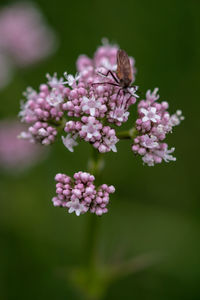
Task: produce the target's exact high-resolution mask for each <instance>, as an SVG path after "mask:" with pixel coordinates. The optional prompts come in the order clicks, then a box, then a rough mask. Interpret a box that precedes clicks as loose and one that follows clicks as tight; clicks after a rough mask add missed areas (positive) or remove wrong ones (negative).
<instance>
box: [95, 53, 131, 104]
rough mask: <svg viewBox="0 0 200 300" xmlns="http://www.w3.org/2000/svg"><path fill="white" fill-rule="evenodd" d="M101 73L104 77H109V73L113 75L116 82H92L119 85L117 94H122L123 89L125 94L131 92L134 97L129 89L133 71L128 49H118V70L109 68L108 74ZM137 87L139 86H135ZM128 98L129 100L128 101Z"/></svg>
mask: <svg viewBox="0 0 200 300" xmlns="http://www.w3.org/2000/svg"><path fill="white" fill-rule="evenodd" d="M99 74H100V75H103V76H104V77H107V76H108V75H111V76H112V78H113V79H114V81H115V83H114V82H100V83H98V82H97V83H92V85H96V84H110V85H113V86H118V87H119V91H118V93H117V95H119V94H120V92H121V91H123V94H124V95H125V94H130V98H131V97H132V93H131V92H130V91H129V90H128V88H129V87H131V83H132V82H133V73H132V68H131V63H130V59H129V57H128V54H127V53H126V51H124V50H121V49H119V50H118V51H117V71H116V73H114V72H112V71H111V70H108V72H107V74H102V73H100V72H99ZM134 88H135V89H136V88H137V87H136V86H134ZM128 100H129V99H128ZM128 100H127V102H128Z"/></svg>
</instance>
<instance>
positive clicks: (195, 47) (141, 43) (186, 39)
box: [0, 0, 200, 300]
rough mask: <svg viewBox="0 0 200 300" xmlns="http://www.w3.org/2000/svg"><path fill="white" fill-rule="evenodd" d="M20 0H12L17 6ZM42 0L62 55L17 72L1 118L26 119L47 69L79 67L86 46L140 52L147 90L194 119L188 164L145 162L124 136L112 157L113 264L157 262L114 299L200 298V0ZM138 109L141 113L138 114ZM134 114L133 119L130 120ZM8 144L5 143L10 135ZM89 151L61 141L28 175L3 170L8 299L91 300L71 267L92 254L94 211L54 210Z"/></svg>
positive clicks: (181, 138) (184, 150)
mask: <svg viewBox="0 0 200 300" xmlns="http://www.w3.org/2000/svg"><path fill="white" fill-rule="evenodd" d="M8 3H9V1H1V4H2V5H3V4H8ZM34 3H37V4H38V6H39V7H40V9H41V10H42V12H43V14H44V15H45V17H46V19H47V21H48V23H49V24H50V25H51V26H52V28H54V30H55V32H56V33H57V35H58V39H59V41H60V46H59V48H58V50H57V52H56V53H55V54H54V55H52V56H51V57H49V58H48V59H46V60H43V61H42V62H40V63H39V64H37V65H33V66H32V67H30V68H28V69H21V70H18V71H16V73H15V76H14V79H13V81H12V82H11V83H10V85H9V86H8V87H7V88H5V89H4V90H2V91H0V102H1V105H0V117H1V119H3V118H7V117H15V116H16V115H17V113H18V111H19V100H20V99H21V95H22V92H23V91H24V90H25V88H26V86H27V85H31V86H33V87H34V88H37V86H38V85H39V84H40V83H41V82H43V81H44V80H45V74H46V73H47V72H48V73H51V74H52V73H53V72H55V71H56V72H58V74H59V75H62V73H63V72H64V71H65V70H67V71H68V72H69V73H74V72H75V61H76V59H77V56H78V55H79V54H83V53H85V54H87V55H89V56H92V55H93V53H94V51H95V50H96V47H97V46H98V45H99V44H100V43H101V38H102V37H107V38H108V39H109V40H110V41H111V42H112V41H113V42H117V43H118V44H119V45H120V46H121V48H123V49H125V50H126V51H127V53H128V54H129V55H132V56H134V57H135V59H136V67H137V70H138V73H137V77H136V83H137V84H138V85H139V86H140V88H141V90H142V91H143V92H145V91H146V90H147V89H149V88H150V89H153V88H154V87H157V86H158V87H159V88H160V95H161V99H163V100H167V101H169V103H170V112H174V111H176V110H177V109H182V111H183V114H184V115H185V121H184V122H183V123H182V124H181V125H180V126H179V127H176V128H175V130H174V132H173V134H171V135H169V136H168V142H169V145H170V146H175V147H176V151H175V155H176V157H177V161H176V162H175V163H174V162H171V163H169V164H167V163H163V164H161V165H156V166H155V167H146V166H143V165H142V162H141V160H140V159H139V158H135V157H134V155H133V153H132V152H131V148H130V145H129V141H122V142H121V143H120V144H119V146H118V152H117V154H113V153H108V154H106V155H105V158H106V168H105V170H104V182H106V183H108V184H114V185H115V187H116V193H115V194H114V195H113V196H112V197H111V204H110V210H109V213H108V214H107V215H105V216H103V217H102V218H101V219H100V223H101V224H100V226H101V228H100V245H101V246H100V252H101V256H102V260H103V261H104V263H105V264H106V263H108V262H109V263H110V262H112V260H114V257H121V258H123V259H129V258H131V257H133V256H138V255H141V254H148V253H155V254H156V255H158V257H161V259H160V260H159V261H158V262H157V263H156V264H155V265H152V266H151V267H149V268H147V269H145V270H143V271H141V272H138V273H135V274H133V275H130V276H127V277H124V278H123V279H121V280H118V281H116V282H114V283H113V284H112V285H111V286H110V287H109V289H108V292H107V296H106V297H105V299H106V300H107V299H109V300H111V299H115V300H118V299H138V300H143V299H144V300H168V299H171V300H175V299H176V300H177V299H182V300H188V299H190V300H198V299H200V285H199V278H200V238H199V237H200V218H199V217H200V199H199V168H198V161H199V131H198V130H199V128H198V127H199V109H200V104H199V103H200V101H199V82H200V73H199V68H200V56H199V49H200V40H199V36H200V2H199V1H198V0H190V1H187V0H182V1H179V0H173V1H170V0H169V1H155V0H153V1H152V0H151V1H148V0H130V1H117V0H115V1H114V0H109V1H105V0H101V1H99V0H98V1H97V0H93V1H92V0H91V1H89V0H88V1H78V0H77V1H66V0H57V1H46V0H37V1H34ZM133 119H134V116H132V119H131V120H133ZM131 120H130V122H131ZM0 143H1V141H0ZM89 154H90V148H89V145H87V144H86V143H82V144H81V145H80V146H79V147H77V148H76V149H75V152H74V153H73V154H71V153H70V152H68V151H67V150H66V148H65V147H64V146H63V145H62V143H61V142H57V143H56V144H54V145H53V146H52V147H51V150H50V151H49V152H48V155H47V157H46V159H44V160H42V161H40V162H38V163H37V164H35V165H34V166H33V167H32V168H29V169H27V170H26V171H24V172H14V171H13V172H10V171H9V172H8V171H5V170H3V169H2V170H1V172H0V298H1V299H2V300H11V299H12V300H14V299H20V300H23V299H29V300H31V299H48V300H50V299H59V300H62V299H63V300H64V299H70V300H78V299H83V297H82V295H81V294H80V293H79V292H78V291H74V289H73V287H72V286H71V284H69V283H68V281H67V280H66V278H65V275H64V274H65V269H67V268H70V267H71V266H72V265H78V264H80V263H81V262H82V261H83V260H84V256H83V253H82V249H83V244H84V239H85V230H86V224H87V221H88V219H87V218H88V216H86V215H83V216H81V217H79V218H78V217H76V216H75V215H69V214H67V213H66V211H65V210H64V209H58V208H54V207H53V206H52V203H51V198H52V196H54V193H55V190H54V189H55V183H54V175H55V174H56V173H57V172H65V173H67V174H69V175H72V174H73V173H74V172H75V171H79V170H84V169H85V168H86V161H87V158H88V156H89Z"/></svg>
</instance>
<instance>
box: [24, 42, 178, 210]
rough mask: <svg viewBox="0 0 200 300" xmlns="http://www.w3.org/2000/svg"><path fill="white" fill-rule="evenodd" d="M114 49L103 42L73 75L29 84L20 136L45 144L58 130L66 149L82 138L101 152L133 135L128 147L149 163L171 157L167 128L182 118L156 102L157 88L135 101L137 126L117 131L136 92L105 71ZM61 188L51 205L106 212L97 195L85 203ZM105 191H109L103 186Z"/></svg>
mask: <svg viewBox="0 0 200 300" xmlns="http://www.w3.org/2000/svg"><path fill="white" fill-rule="evenodd" d="M118 49H119V47H118V46H117V45H110V44H109V43H107V42H106V43H104V44H103V45H102V46H100V47H99V48H98V49H97V51H96V52H95V54H94V57H93V58H92V59H91V58H89V57H87V56H86V55H81V56H79V58H78V60H77V63H76V65H77V73H76V75H75V76H73V75H71V74H68V73H67V72H65V73H64V78H63V77H61V78H58V77H57V74H56V73H55V74H54V75H53V76H52V77H51V76H50V75H49V74H47V83H45V84H41V85H40V87H39V91H38V92H37V91H35V90H33V89H32V88H30V87H29V88H28V89H27V91H26V92H25V93H24V96H25V98H26V101H25V102H22V103H21V111H20V113H19V116H20V118H21V121H22V122H24V123H26V124H28V126H29V128H28V131H27V132H23V133H22V134H21V135H20V137H21V138H24V139H27V140H29V141H30V142H32V143H41V144H42V145H49V144H52V143H54V142H55V140H56V137H57V134H58V132H62V136H61V139H62V142H63V144H64V146H65V147H66V148H67V149H68V150H69V151H70V152H74V147H75V146H78V143H79V141H80V140H84V141H86V142H88V143H89V144H90V145H91V146H92V147H93V148H95V149H96V150H97V152H99V153H105V152H109V151H113V152H117V143H118V142H119V140H121V139H124V138H129V139H131V140H132V151H133V152H134V153H135V154H137V155H140V156H142V160H143V163H145V164H147V165H148V166H153V165H155V164H157V163H161V162H162V161H163V160H164V161H166V162H169V161H173V160H175V157H173V156H172V153H173V151H174V149H175V148H174V147H173V148H171V149H168V145H167V143H164V142H163V141H164V139H165V138H166V135H167V133H169V132H172V129H173V127H174V126H177V125H179V124H180V122H181V120H183V119H184V118H183V116H182V113H181V111H180V110H178V111H177V112H176V113H175V114H173V115H170V114H169V112H168V111H167V109H168V106H169V105H168V103H167V102H166V101H162V102H161V103H158V102H157V100H158V99H159V95H158V94H157V92H158V88H155V89H154V91H153V92H151V91H150V90H148V91H147V93H146V99H144V100H141V101H139V102H138V105H137V107H138V116H136V121H135V126H134V127H133V128H131V129H130V130H128V131H126V132H125V133H124V132H123V131H122V132H120V131H118V130H117V129H118V128H119V127H121V126H122V125H123V124H124V123H126V122H127V120H128V118H129V114H130V108H131V106H132V105H133V104H135V103H136V98H137V97H138V96H137V94H136V89H135V88H133V87H128V88H127V93H126V92H124V91H123V90H122V89H120V87H119V86H116V85H115V82H114V79H113V77H112V76H111V75H110V74H109V73H108V71H109V70H110V71H114V72H115V71H116V68H117V61H116V57H117V51H118ZM130 63H131V72H132V76H133V82H134V80H135V75H136V69H135V66H134V64H135V61H134V59H133V58H131V57H130ZM59 176H61V175H59ZM59 176H58V177H56V178H62V180H64V179H63V178H65V177H63V176H66V175H62V176H61V177H59ZM67 178H68V177H67ZM67 180H68V179H67ZM75 180H76V178H75ZM88 182H90V180H89V181H88ZM61 183H62V182H58V184H61ZM62 184H63V183H62ZM66 184H69V183H66ZM71 184H72V185H71ZM74 184H75V185H76V181H75V182H72V181H70V186H69V188H66V190H67V191H68V192H69V190H70V191H72V190H73V189H74V188H73V185H74ZM81 184H82V185H83V183H81ZM88 184H89V183H88ZM92 185H93V181H92V183H91V186H92ZM84 188H85V187H84ZM63 190H65V189H63ZM63 190H62V189H61V190H59V191H60V192H59V193H58V194H57V197H55V198H54V200H53V202H54V205H58V206H63V205H64V206H66V207H68V208H69V212H73V211H74V212H76V214H77V215H79V214H82V213H85V212H86V211H90V212H93V213H96V214H97V215H101V214H103V213H105V212H107V208H106V207H104V206H101V205H100V203H98V201H100V200H91V202H90V203H89V202H88V205H86V203H87V201H86V200H85V194H84V193H85V192H83V193H82V194H81V196H80V197H81V198H79V197H78V196H76V198H74V197H75V196H73V198H72V199H71V194H70V197H68V196H67V198H66V195H65V194H62V191H63ZM98 192H99V193H100V194H101V193H104V192H105V191H104V190H103V188H102V187H101V188H99V189H96V188H94V193H93V196H94V198H93V199H96V198H95V193H98ZM106 193H109V191H108V190H106ZM83 194H84V195H83ZM73 195H74V194H73ZM88 201H89V200H88ZM58 203H59V204H58ZM63 203H64V204H63ZM97 204H98V205H97ZM104 204H105V203H104ZM104 204H103V205H104Z"/></svg>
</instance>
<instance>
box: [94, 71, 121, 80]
mask: <svg viewBox="0 0 200 300" xmlns="http://www.w3.org/2000/svg"><path fill="white" fill-rule="evenodd" d="M98 73H99V74H101V75H103V76H104V77H107V76H108V75H109V74H110V75H111V76H112V78H113V79H114V81H115V82H117V83H119V80H118V78H117V77H116V76H115V75H114V73H113V72H112V71H111V70H108V72H107V73H106V74H103V73H101V72H98Z"/></svg>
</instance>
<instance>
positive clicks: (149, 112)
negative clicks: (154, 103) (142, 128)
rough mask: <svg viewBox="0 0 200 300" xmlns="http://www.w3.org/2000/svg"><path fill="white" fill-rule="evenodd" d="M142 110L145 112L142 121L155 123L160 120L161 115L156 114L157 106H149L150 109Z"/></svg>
mask: <svg viewBox="0 0 200 300" xmlns="http://www.w3.org/2000/svg"><path fill="white" fill-rule="evenodd" d="M140 111H141V113H143V114H144V117H143V118H142V122H146V121H152V122H154V123H157V121H158V120H160V116H159V115H157V114H156V108H155V107H149V108H148V109H145V108H141V110H140Z"/></svg>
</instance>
